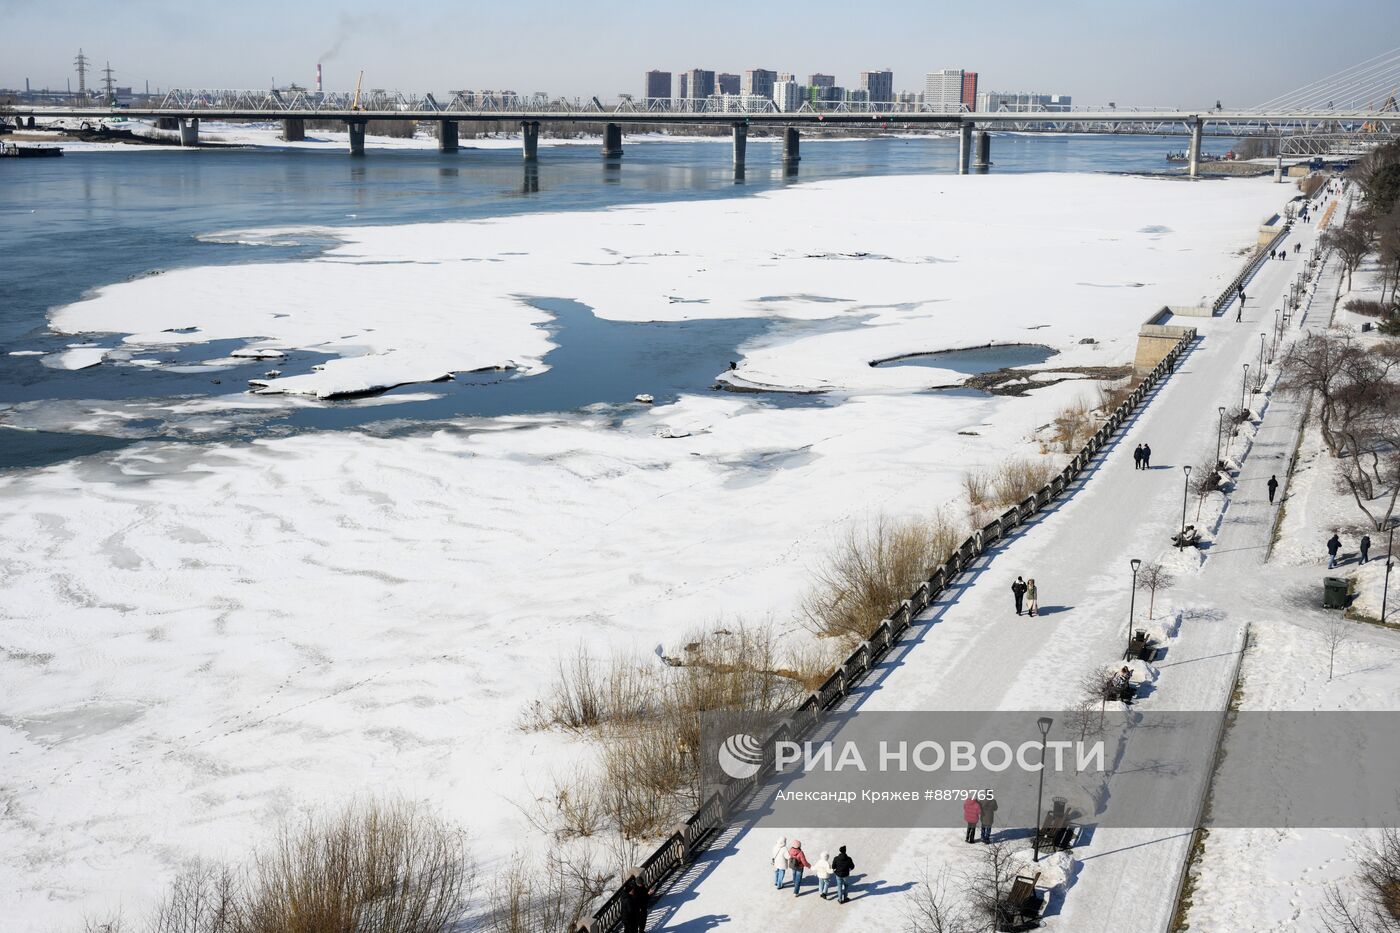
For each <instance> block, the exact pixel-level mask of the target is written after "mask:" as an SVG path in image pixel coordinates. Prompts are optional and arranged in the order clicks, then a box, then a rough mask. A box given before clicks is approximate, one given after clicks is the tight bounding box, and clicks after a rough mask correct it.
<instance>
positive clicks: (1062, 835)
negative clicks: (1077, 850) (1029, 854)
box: [1035, 797, 1079, 852]
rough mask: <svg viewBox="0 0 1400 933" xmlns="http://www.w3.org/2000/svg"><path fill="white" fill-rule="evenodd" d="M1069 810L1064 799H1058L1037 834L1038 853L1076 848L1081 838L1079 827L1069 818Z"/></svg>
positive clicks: (1046, 813)
mask: <svg viewBox="0 0 1400 933" xmlns="http://www.w3.org/2000/svg"><path fill="white" fill-rule="evenodd" d="M1069 816H1070V814H1069V808H1068V807H1067V805H1066V803H1065V799H1064V798H1063V797H1056V798H1055V800H1054V805H1053V806H1052V807H1051V808H1050V809H1049V810H1047V811H1046V812H1045V819H1044V820H1042V821H1041V824H1040V829H1039V831H1038V832H1037V833H1036V837H1035V847H1036V851H1042V850H1049V851H1051V852H1056V851H1061V850H1064V849H1072V848H1074V843H1075V841H1076V840H1078V838H1079V826H1078V824H1076V823H1074V822H1073V821H1072V820H1070V818H1069Z"/></svg>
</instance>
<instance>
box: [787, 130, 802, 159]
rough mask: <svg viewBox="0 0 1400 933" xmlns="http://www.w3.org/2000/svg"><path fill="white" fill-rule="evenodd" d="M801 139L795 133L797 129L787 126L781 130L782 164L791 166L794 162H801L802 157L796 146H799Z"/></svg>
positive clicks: (798, 134)
mask: <svg viewBox="0 0 1400 933" xmlns="http://www.w3.org/2000/svg"><path fill="white" fill-rule="evenodd" d="M801 139H802V136H801V134H800V133H798V132H797V127H795V126H789V127H788V128H787V129H785V130H783V163H784V164H786V165H791V164H792V163H794V162H800V161H801V160H802V155H801V153H800V152H799V151H798V146H800V145H801Z"/></svg>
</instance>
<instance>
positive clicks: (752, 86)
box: [741, 68, 792, 100]
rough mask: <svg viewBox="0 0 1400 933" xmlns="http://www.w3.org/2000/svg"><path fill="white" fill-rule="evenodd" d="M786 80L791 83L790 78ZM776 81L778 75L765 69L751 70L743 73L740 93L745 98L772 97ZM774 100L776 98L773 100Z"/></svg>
mask: <svg viewBox="0 0 1400 933" xmlns="http://www.w3.org/2000/svg"><path fill="white" fill-rule="evenodd" d="M787 80H789V81H791V80H792V78H788V79H787ZM777 81H778V73H777V72H776V71H769V70H767V69H766V68H751V69H749V70H748V71H746V72H744V83H743V86H742V87H741V91H742V93H743V94H744V96H745V97H748V96H750V95H752V96H754V97H773V85H774V84H776V83H777ZM774 99H775V100H776V98H774Z"/></svg>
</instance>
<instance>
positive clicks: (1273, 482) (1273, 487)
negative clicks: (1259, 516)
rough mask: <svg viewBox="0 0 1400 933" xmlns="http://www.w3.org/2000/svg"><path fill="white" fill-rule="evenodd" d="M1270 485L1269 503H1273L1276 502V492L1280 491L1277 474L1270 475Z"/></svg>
mask: <svg viewBox="0 0 1400 933" xmlns="http://www.w3.org/2000/svg"><path fill="white" fill-rule="evenodd" d="M1268 486H1269V505H1273V504H1274V493H1276V492H1278V477H1277V476H1270V477H1269V483H1268Z"/></svg>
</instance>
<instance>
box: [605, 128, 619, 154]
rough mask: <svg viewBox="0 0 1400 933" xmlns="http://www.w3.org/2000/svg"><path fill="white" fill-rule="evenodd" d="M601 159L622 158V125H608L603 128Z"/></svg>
mask: <svg viewBox="0 0 1400 933" xmlns="http://www.w3.org/2000/svg"><path fill="white" fill-rule="evenodd" d="M603 158H605V159H620V158H622V125H621V124H619V123H609V124H607V125H606V126H604V127H603Z"/></svg>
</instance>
